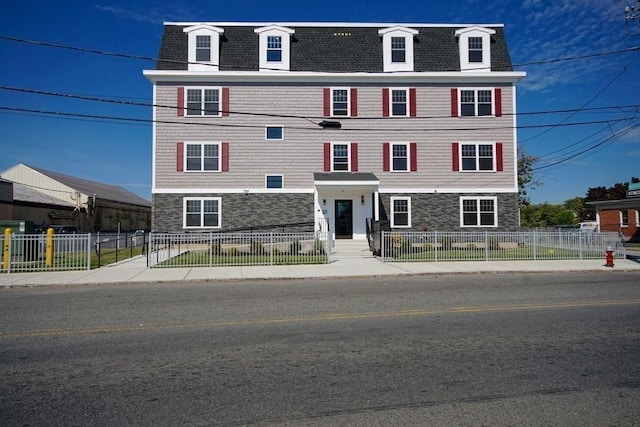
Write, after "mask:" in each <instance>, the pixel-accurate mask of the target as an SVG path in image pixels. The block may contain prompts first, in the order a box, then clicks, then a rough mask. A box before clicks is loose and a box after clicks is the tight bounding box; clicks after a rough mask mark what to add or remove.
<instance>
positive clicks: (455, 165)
mask: <svg viewBox="0 0 640 427" xmlns="http://www.w3.org/2000/svg"><path fill="white" fill-rule="evenodd" d="M459 150H460V149H459V144H458V143H457V142H454V143H453V144H451V163H452V167H451V170H453V171H454V172H458V171H459V170H460V154H459Z"/></svg>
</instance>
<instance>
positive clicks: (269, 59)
mask: <svg viewBox="0 0 640 427" xmlns="http://www.w3.org/2000/svg"><path fill="white" fill-rule="evenodd" d="M254 32H255V33H256V34H258V36H259V37H260V71H273V70H283V71H289V69H290V67H291V60H290V58H291V36H292V34H294V33H295V31H294V30H292V29H290V28H285V27H280V26H277V25H271V26H268V27H261V28H256V29H255V30H254Z"/></svg>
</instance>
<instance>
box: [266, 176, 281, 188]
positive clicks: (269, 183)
mask: <svg viewBox="0 0 640 427" xmlns="http://www.w3.org/2000/svg"><path fill="white" fill-rule="evenodd" d="M283 179H284V178H283V176H282V175H266V176H265V185H266V187H267V188H283Z"/></svg>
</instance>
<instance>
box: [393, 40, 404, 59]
mask: <svg viewBox="0 0 640 427" xmlns="http://www.w3.org/2000/svg"><path fill="white" fill-rule="evenodd" d="M406 53H407V49H406V39H405V38H404V37H391V62H394V63H395V62H400V63H404V62H406V61H407V59H406V58H407V55H406Z"/></svg>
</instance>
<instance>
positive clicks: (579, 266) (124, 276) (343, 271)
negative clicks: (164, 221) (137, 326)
mask: <svg viewBox="0 0 640 427" xmlns="http://www.w3.org/2000/svg"><path fill="white" fill-rule="evenodd" d="M604 264H605V260H604V257H603V259H602V260H564V261H489V262H487V261H468V262H438V263H435V262H403V263H400V262H386V263H384V262H382V261H380V260H379V259H378V258H372V257H370V258H345V259H340V260H336V261H333V262H331V263H329V264H316V265H276V266H247V267H181V268H147V266H146V258H145V257H143V256H139V257H136V258H133V259H130V260H126V261H122V262H120V263H117V264H113V265H110V266H106V267H102V268H99V269H96V270H83V271H55V272H38V273H11V274H0V287H11V286H40V285H90V284H122V283H161V282H184V281H223V280H227V281H228V280H245V279H319V278H349V277H376V276H407V275H424V274H477V273H509V272H522V273H544V272H568V271H580V272H585V271H591V272H599V273H611V272H619V271H635V272H638V273H639V278H640V263H637V262H634V261H631V260H627V259H617V260H615V266H614V267H613V268H611V267H605V266H604ZM639 280H640V279H639Z"/></svg>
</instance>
